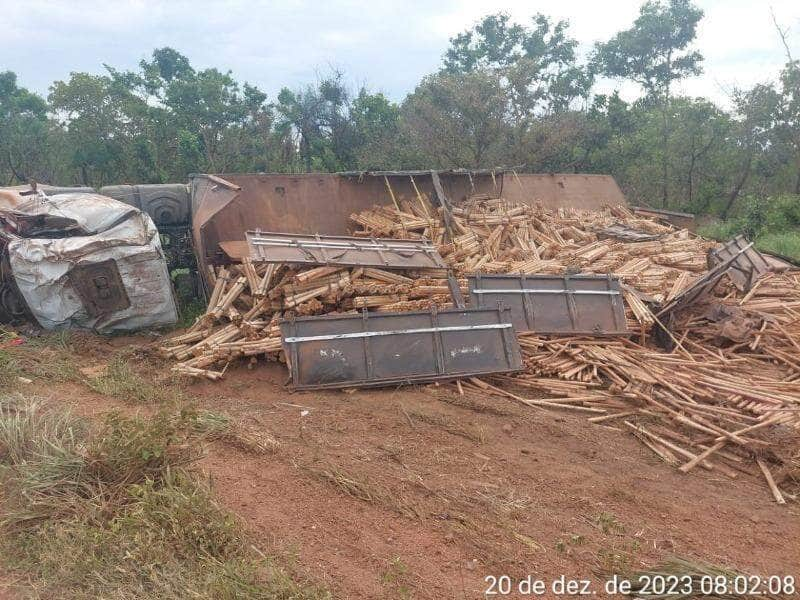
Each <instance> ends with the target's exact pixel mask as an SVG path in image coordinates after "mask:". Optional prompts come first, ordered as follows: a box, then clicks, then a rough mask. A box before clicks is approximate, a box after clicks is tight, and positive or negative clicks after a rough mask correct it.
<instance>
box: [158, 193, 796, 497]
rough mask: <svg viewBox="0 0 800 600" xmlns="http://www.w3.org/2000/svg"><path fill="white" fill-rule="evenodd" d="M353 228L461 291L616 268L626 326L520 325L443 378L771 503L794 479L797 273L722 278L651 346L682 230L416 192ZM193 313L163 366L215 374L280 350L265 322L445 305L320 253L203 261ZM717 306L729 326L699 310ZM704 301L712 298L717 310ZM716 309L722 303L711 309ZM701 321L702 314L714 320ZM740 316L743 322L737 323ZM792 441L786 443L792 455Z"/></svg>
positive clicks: (683, 257) (695, 240)
mask: <svg viewBox="0 0 800 600" xmlns="http://www.w3.org/2000/svg"><path fill="white" fill-rule="evenodd" d="M351 220H352V221H353V223H354V224H355V225H356V226H357V227H358V229H357V230H356V231H355V232H354V233H353V235H356V236H362V237H391V238H398V239H421V238H428V239H430V240H431V241H432V242H433V243H434V245H435V246H436V247H437V249H438V251H439V253H440V254H441V255H442V257H443V258H444V259H445V261H446V262H447V264H448V265H449V267H450V269H451V270H452V272H453V273H454V274H455V276H456V278H457V282H458V285H459V287H460V288H461V291H462V294H464V295H466V292H467V280H466V277H467V276H468V275H470V274H473V273H478V272H481V273H506V274H554V275H565V274H577V273H586V274H607V273H611V274H614V275H615V276H617V277H619V278H620V280H621V281H622V282H623V284H624V286H623V289H624V297H625V304H626V313H627V320H628V323H629V327H630V329H631V331H632V335H631V339H624V338H623V339H620V338H616V339H614V340H609V339H602V338H590V337H575V336H573V337H569V336H564V337H550V338H545V337H540V336H537V335H536V334H535V333H530V332H526V333H522V334H520V335H519V342H520V345H521V347H522V350H523V357H524V363H525V367H526V368H525V371H524V372H522V373H521V374H518V375H516V376H495V377H491V378H488V379H485V380H482V379H471V380H470V381H463V382H458V385H459V388H458V389H459V390H460V392H461V393H464V392H468V391H470V390H472V391H480V392H481V393H484V394H485V393H491V394H498V395H502V396H505V397H508V398H511V399H513V400H515V401H518V402H522V403H524V404H525V405H527V406H530V407H531V408H532V409H536V410H540V409H553V410H570V411H576V412H578V413H579V414H586V415H587V417H588V418H589V420H590V421H591V422H593V423H596V424H598V425H602V426H607V425H611V426H613V427H615V428H617V429H619V430H624V431H627V432H630V433H631V434H632V435H633V436H635V437H636V439H638V440H640V441H641V442H642V444H643V445H644V447H646V448H648V449H649V450H648V451H652V452H653V454H654V455H655V456H657V457H658V458H659V459H661V460H664V461H665V462H667V463H669V464H672V465H675V466H676V467H679V468H680V470H681V471H683V472H691V471H693V470H694V469H695V468H696V467H699V468H701V469H704V470H709V471H715V472H718V473H721V474H722V475H723V476H726V477H731V478H733V477H738V476H742V475H747V476H750V477H753V478H758V479H759V480H760V481H762V482H764V483H765V485H766V486H768V489H769V490H770V493H771V494H772V496H773V497H774V498H775V500H776V501H781V500H783V501H787V500H796V499H797V495H798V492H800V464H799V463H800V459H798V458H797V457H798V456H800V452H797V448H798V446H800V443H798V431H800V274H798V272H796V271H795V272H792V271H790V272H786V273H781V274H775V273H770V274H767V275H765V276H764V277H763V278H762V279H760V280H759V281H758V282H757V283H756V284H755V285H754V286H753V288H752V289H750V291H749V292H747V293H743V292H741V291H739V290H738V289H736V287H735V286H734V285H733V284H732V283H731V282H730V280H729V279H728V278H723V280H722V281H721V282H720V283H719V284H718V285H717V286H716V288H715V289H714V290H713V291H712V293H711V295H710V296H708V297H707V298H706V299H705V300H704V302H703V303H700V304H698V305H696V306H692V307H691V308H690V309H688V310H685V311H683V312H682V313H679V314H678V315H676V322H674V323H672V324H671V328H670V329H671V331H670V333H669V335H670V336H671V338H672V340H673V342H674V346H675V349H674V350H673V351H671V352H665V351H664V350H662V349H660V348H658V347H656V346H655V345H654V344H653V343H652V339H653V337H654V332H655V330H656V329H657V328H658V327H659V326H660V323H659V321H658V319H657V318H656V317H655V314H654V313H657V311H654V306H656V305H658V304H660V303H664V302H667V301H669V300H671V299H673V298H675V297H676V296H677V295H678V294H679V293H680V292H681V291H683V290H685V289H686V288H687V287H688V286H690V285H691V284H692V282H693V281H695V280H696V279H697V278H699V277H701V276H702V274H703V272H704V271H705V270H706V269H707V262H706V260H707V258H706V257H707V252H708V250H709V249H710V248H712V247H714V246H715V244H714V243H713V242H710V241H708V240H704V239H702V238H699V237H697V236H695V235H693V234H691V233H690V232H689V231H687V230H684V229H676V228H673V227H671V226H668V225H664V224H662V223H658V222H656V221H655V220H652V219H649V218H646V217H643V216H639V215H635V214H634V213H632V212H631V211H630V210H628V209H627V208H626V207H609V208H606V209H604V210H602V211H599V212H587V211H579V210H575V209H566V208H561V209H558V210H545V209H543V208H541V207H531V206H527V205H518V204H514V203H510V202H506V201H504V200H503V199H488V198H477V199H472V200H470V201H467V202H466V203H465V204H463V205H461V206H455V207H452V214H451V215H450V218H449V221H450V223H449V224H450V226H449V227H448V228H445V226H444V219H443V215H442V210H441V209H438V210H437V209H435V208H434V207H433V206H431V205H430V203H428V201H427V199H426V198H425V197H424V196H423V195H419V197H418V199H417V201H414V202H410V201H402V202H399V203H396V205H395V206H391V207H386V206H381V207H375V208H373V209H371V210H368V211H364V212H362V213H359V214H354V215H352V216H351ZM615 225H620V226H623V227H626V228H629V229H634V230H636V231H639V232H645V233H648V234H652V235H654V236H657V239H650V240H647V241H638V242H637V241H624V240H622V239H618V238H615V237H608V236H606V235H603V234H602V231H603V230H605V229H607V228H609V227H612V226H615ZM213 279H214V288H213V291H212V293H211V294H210V299H209V303H208V307H207V310H206V312H205V314H204V315H202V316H201V317H200V318H198V320H197V322H196V323H195V324H194V325H193V326H192V327H190V328H189V329H188V330H187V331H185V332H184V333H181V334H179V335H176V336H174V337H171V338H169V339H166V340H163V341H162V342H161V349H160V351H161V353H162V354H163V355H164V356H166V357H169V358H172V359H175V360H177V361H178V363H177V365H176V366H175V367H174V370H175V371H177V372H179V373H184V374H186V375H190V376H193V377H206V378H208V379H212V380H214V379H219V378H220V377H222V376H223V373H224V372H225V370H226V369H227V366H228V364H230V363H231V362H232V361H234V360H238V359H246V360H250V361H251V362H252V361H255V360H258V358H257V357H260V358H261V359H265V360H271V361H277V360H283V357H282V355H281V340H280V332H279V328H278V326H277V323H278V320H279V319H281V318H286V317H290V316H293V315H298V316H301V315H321V314H331V313H345V312H354V311H360V310H370V311H411V310H427V309H428V308H430V306H431V305H432V304H433V305H436V306H438V307H440V308H449V307H451V306H452V298H451V296H450V292H449V288H448V285H447V273H445V272H442V271H438V272H435V271H434V272H422V271H387V270H382V269H375V268H360V267H354V268H342V267H335V266H320V267H313V268H309V267H307V266H306V267H298V266H293V265H285V264H284V265H265V264H258V263H252V262H250V261H248V260H245V261H244V262H243V263H242V264H231V265H224V266H218V267H216V268H215V269H214V271H213ZM712 306H717V307H719V306H723V307H725V309H726V310H728V311H729V312H730V313H731V314H733V313H734V310H738V311H740V313H738V314H739V315H740V316H741V315H744V316H745V317H746V318H744V319H739V321H737V328H736V335H732V334H731V327H728V328H727V329H726V322H725V319H724V318H723V319H722V320H720V318H718V317H715V318H712V317H710V316H709V310H708V309H709V307H712ZM717 313H719V311H717ZM723 317H724V311H723ZM715 319H716V320H715ZM742 327H746V328H750V329H745V330H744V334H743V333H742ZM792 451H794V453H795V454H794V456H792V454H791V452H792Z"/></svg>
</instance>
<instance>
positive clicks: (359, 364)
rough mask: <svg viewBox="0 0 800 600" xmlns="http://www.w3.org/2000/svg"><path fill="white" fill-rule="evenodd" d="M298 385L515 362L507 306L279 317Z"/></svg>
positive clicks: (516, 365)
mask: <svg viewBox="0 0 800 600" xmlns="http://www.w3.org/2000/svg"><path fill="white" fill-rule="evenodd" d="M280 327H281V336H282V340H283V349H284V351H285V353H286V359H287V362H288V364H289V371H290V373H291V376H292V387H293V388H295V389H299V390H304V389H319V388H342V387H354V386H357V387H374V386H382V385H392V384H403V383H406V384H410V383H422V382H426V381H435V380H439V379H451V378H455V377H466V376H474V375H481V374H487V373H509V372H513V371H519V370H520V369H521V368H522V358H521V354H520V349H519V344H518V343H517V338H516V335H515V333H514V329H513V326H512V325H511V322H510V321H509V315H508V314H507V311H504V310H499V309H497V308H495V309H493V310H447V311H441V312H437V311H435V310H432V311H431V312H406V313H368V312H363V313H361V314H348V315H327V316H320V317H302V318H297V319H289V320H285V321H283V322H281V325H280Z"/></svg>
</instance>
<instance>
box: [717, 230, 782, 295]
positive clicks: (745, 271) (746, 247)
mask: <svg viewBox="0 0 800 600" xmlns="http://www.w3.org/2000/svg"><path fill="white" fill-rule="evenodd" d="M733 256H736V258H735V259H734V261H733V262H732V263H731V265H730V267H729V269H728V276H729V277H730V278H731V281H733V283H734V285H735V286H736V287H737V288H738V289H739V290H740V291H742V292H746V291H749V290H750V288H751V287H753V284H754V283H755V282H756V281H757V280H758V279H759V278H760V277H761V276H762V275H764V273H766V272H767V271H769V270H770V266H769V263H768V262H767V260H766V259H765V258H764V256H763V255H762V254H761V253H760V252H759V251H758V250H756V249H755V248H754V247H753V245H752V244H750V243H749V242H748V241H747V239H746V238H745V237H744V236H743V235H737V236H736V237H735V238H733V239H732V240H730V241H728V242H726V243H725V244H723V245H722V246H721V247H719V248H715V249H713V250H710V251H709V253H708V265H709V267H715V266H716V265H718V264H720V263H724V262H725V261H726V260H728V259H730V258H731V257H733Z"/></svg>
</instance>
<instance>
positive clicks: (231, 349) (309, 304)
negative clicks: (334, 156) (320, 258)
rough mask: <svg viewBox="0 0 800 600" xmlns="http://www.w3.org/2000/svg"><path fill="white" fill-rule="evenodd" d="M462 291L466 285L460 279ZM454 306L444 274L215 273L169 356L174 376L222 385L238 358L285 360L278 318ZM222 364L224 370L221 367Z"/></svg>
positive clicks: (276, 269)
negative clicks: (197, 313) (204, 303)
mask: <svg viewBox="0 0 800 600" xmlns="http://www.w3.org/2000/svg"><path fill="white" fill-rule="evenodd" d="M459 284H460V286H461V287H462V293H464V294H466V292H467V289H466V286H467V281H466V279H460V280H459ZM432 303H433V304H436V305H437V306H439V307H441V308H449V307H451V306H452V302H451V297H450V292H449V288H448V285H447V279H446V278H444V276H443V273H442V272H441V271H433V272H427V273H426V272H422V271H405V272H403V273H402V274H401V273H398V272H394V271H384V270H382V269H375V268H369V267H358V268H348V267H314V268H299V269H298V268H292V267H291V266H289V265H275V264H269V265H267V264H254V263H252V262H250V261H249V260H248V259H245V260H244V262H242V263H241V264H232V265H228V266H222V267H219V268H217V269H215V270H214V288H213V292H212V294H211V297H210V299H209V303H208V307H207V310H206V312H205V314H203V315H202V316H201V317H200V318H199V319H198V320H197V321H196V322H195V323H194V325H192V326H191V327H190V328H189V329H188V330H187V331H186V333H183V334H181V335H177V336H174V337H171V338H169V339H167V340H166V341H164V342H162V346H161V349H160V352H161V354H162V355H163V356H166V357H168V358H173V359H177V360H178V361H180V362H179V363H178V364H177V365H176V366H175V367H174V368H173V370H174V371H176V372H178V373H181V374H184V375H191V376H199V377H206V378H208V379H212V380H216V379H219V378H221V377H222V375H223V372H224V370H225V368H227V365H228V364H229V363H230V362H231V361H233V360H235V359H237V358H249V360H250V361H251V362H255V361H256V358H255V357H256V356H259V355H261V356H264V357H266V358H267V359H268V360H280V359H282V357H281V356H280V350H281V339H280V330H279V327H278V320H279V319H280V318H283V317H289V316H292V315H296V316H306V315H318V314H326V313H333V312H340V313H341V312H348V311H358V310H361V309H364V308H367V309H370V310H375V311H410V310H424V309H427V308H429V307H430V306H431V304H432ZM216 365H223V368H222V369H221V370H219V369H214V368H213V367H214V366H216Z"/></svg>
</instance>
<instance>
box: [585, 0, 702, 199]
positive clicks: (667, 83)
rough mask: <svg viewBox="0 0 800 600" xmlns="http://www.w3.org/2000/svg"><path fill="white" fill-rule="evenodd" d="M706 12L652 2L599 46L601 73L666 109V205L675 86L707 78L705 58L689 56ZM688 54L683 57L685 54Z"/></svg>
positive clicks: (684, 1)
mask: <svg viewBox="0 0 800 600" xmlns="http://www.w3.org/2000/svg"><path fill="white" fill-rule="evenodd" d="M702 17H703V11H702V10H700V9H699V8H697V7H696V6H694V5H693V4H692V2H691V0H668V2H667V3H665V2H662V1H661V0H648V1H647V2H645V3H644V4H643V5H642V7H641V9H640V10H639V16H638V18H637V19H636V21H634V23H633V26H632V27H631V28H630V29H627V30H625V31H621V32H619V33H618V34H617V35H615V36H614V37H613V38H611V39H610V40H609V41H607V42H605V43H603V44H597V46H596V47H595V52H594V63H595V65H596V68H597V69H598V71H599V72H600V73H603V74H604V75H607V76H609V77H614V78H624V79H630V80H632V81H635V82H636V83H638V84H639V85H641V86H642V87H643V88H644V91H645V93H646V94H647V96H649V97H650V98H651V99H652V100H653V101H655V102H657V103H658V104H660V106H661V109H662V129H661V135H662V139H661V166H662V172H661V184H662V188H661V202H662V205H663V206H666V205H667V202H668V197H669V187H668V186H669V183H668V182H669V172H668V171H669V156H668V154H667V153H668V146H669V133H670V130H669V125H670V124H669V115H668V112H669V104H670V97H671V86H672V84H673V83H674V82H675V81H679V80H681V79H684V78H686V77H689V76H691V75H698V74H700V73H701V71H702V69H701V63H702V60H703V57H702V55H701V54H700V53H699V52H696V51H686V52H683V51H685V50H686V49H687V48H688V46H689V45H690V44H691V43H692V41H693V40H694V38H695V36H696V35H697V24H698V23H699V22H700V19H701V18H702ZM682 52H683V53H682Z"/></svg>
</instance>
